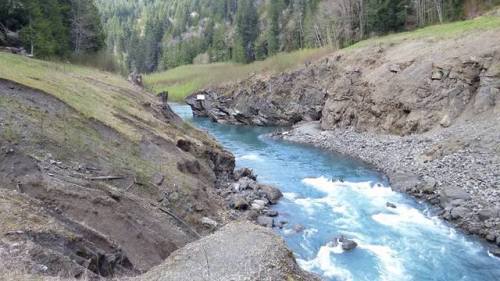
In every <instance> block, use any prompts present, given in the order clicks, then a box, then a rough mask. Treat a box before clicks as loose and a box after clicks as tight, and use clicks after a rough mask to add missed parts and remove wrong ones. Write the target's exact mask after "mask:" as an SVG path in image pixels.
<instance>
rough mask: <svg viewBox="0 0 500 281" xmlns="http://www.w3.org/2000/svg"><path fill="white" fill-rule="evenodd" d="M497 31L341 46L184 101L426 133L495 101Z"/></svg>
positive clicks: (218, 111)
mask: <svg viewBox="0 0 500 281" xmlns="http://www.w3.org/2000/svg"><path fill="white" fill-rule="evenodd" d="M498 37H499V36H498V31H489V32H483V33H480V34H469V35H467V36H464V38H461V39H457V38H453V39H448V40H446V39H443V40H438V41H434V42H429V41H426V40H410V41H409V42H404V43H400V44H392V45H383V44H382V45H378V46H370V47H365V48H357V49H352V50H347V51H339V52H337V53H335V54H334V55H331V56H329V57H326V58H324V59H322V60H319V61H317V62H316V63H313V64H310V65H308V66H306V67H304V68H301V69H297V70H294V71H290V72H287V73H283V74H279V75H274V76H271V77H258V76H253V77H250V78H248V79H247V80H244V81H241V82H239V83H235V84H231V85H226V86H222V87H217V88H211V89H207V90H202V91H200V92H197V93H194V94H193V95H191V96H189V97H188V98H187V99H186V101H187V103H188V104H190V105H191V107H192V108H193V112H194V114H195V115H198V116H208V117H209V118H211V119H212V120H214V121H217V122H223V123H233V124H253V125H279V126H284V125H293V124H296V123H298V122H300V121H314V120H321V127H322V128H323V129H325V130H330V129H334V128H343V129H347V128H354V129H356V130H360V131H372V132H379V133H390V134H397V135H407V134H412V133H423V132H426V131H429V130H431V129H434V128H439V127H449V126H450V125H452V124H453V123H454V122H456V121H457V119H459V118H467V117H468V116H473V115H475V114H478V113H481V112H485V111H489V110H492V109H493V108H495V106H496V105H497V104H498V99H499V98H498V96H499V90H498V88H499V86H498V83H499V82H498V81H499V77H500V75H499V71H500V70H499V68H498V63H499V60H500V47H499V45H500V39H498ZM477 42H481V43H480V44H477ZM457 46H459V47H457ZM497 111H498V109H497Z"/></svg>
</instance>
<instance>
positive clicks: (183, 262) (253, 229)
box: [136, 222, 319, 281]
mask: <svg viewBox="0 0 500 281" xmlns="http://www.w3.org/2000/svg"><path fill="white" fill-rule="evenodd" d="M136 280H138V281H139V280H141V281H152V280H155V281H174V280H175V281H209V280H214V281H215V280H217V281H226V280H227V281H229V280H255V281H257V280H270V281H273V280H276V281H281V280H297V281H298V280H319V278H317V277H315V276H314V275H312V274H310V273H306V272H304V271H303V270H301V269H300V267H299V266H298V265H297V263H296V261H295V259H294V258H293V254H292V253H291V252H290V250H288V249H287V247H286V246H285V243H284V241H283V239H281V238H280V237H279V236H278V235H277V234H275V233H274V232H273V231H272V230H271V229H266V228H263V227H259V226H256V225H254V224H252V223H249V222H235V223H231V224H229V225H226V226H225V227H223V228H222V229H221V230H219V231H217V232H216V233H214V234H212V235H210V236H207V237H204V238H202V239H200V240H198V241H196V242H193V243H191V244H188V245H186V246H185V247H183V248H181V249H179V250H177V251H175V252H174V253H173V254H172V255H170V256H169V257H168V258H167V259H166V260H165V262H164V263H163V264H161V265H159V266H157V267H155V268H153V269H152V270H150V271H149V272H147V273H146V274H144V275H141V276H138V277H137V279H136Z"/></svg>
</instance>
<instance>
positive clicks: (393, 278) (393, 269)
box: [358, 242, 410, 281]
mask: <svg viewBox="0 0 500 281" xmlns="http://www.w3.org/2000/svg"><path fill="white" fill-rule="evenodd" d="M358 248H360V249H365V250H367V251H370V252H371V253H372V254H373V255H375V256H376V257H377V259H378V260H379V262H380V269H379V273H380V280H381V281H404V280H410V278H409V277H408V276H407V275H406V273H405V269H404V266H403V264H402V263H401V260H400V259H399V258H398V257H397V255H396V253H395V252H394V251H393V250H392V249H391V248H389V247H387V246H382V245H372V244H364V243H360V242H358Z"/></svg>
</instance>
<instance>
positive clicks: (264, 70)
mask: <svg viewBox="0 0 500 281" xmlns="http://www.w3.org/2000/svg"><path fill="white" fill-rule="evenodd" d="M495 28H500V17H498V16H483V17H479V18H476V19H473V20H467V21H460V22H453V23H446V24H440V25H433V26H428V27H424V28H420V29H417V30H414V31H410V32H402V33H395V34H390V35H386V36H382V37H375V38H371V39H367V40H364V41H360V42H358V43H356V44H354V45H351V46H350V47H347V48H346V50H350V49H356V48H363V47H369V46H373V45H378V44H390V43H394V44H396V43H398V42H402V41H404V40H413V39H421V38H436V39H440V38H450V37H456V36H460V35H462V34H464V33H467V32H472V31H477V30H490V29H495ZM331 52H333V51H332V49H328V48H325V49H305V50H300V51H295V52H291V53H282V54H278V55H276V56H273V57H270V58H268V59H266V60H264V61H257V62H254V63H251V64H246V65H244V64H235V63H214V64H206V65H185V66H180V67H177V68H174V69H171V70H168V71H164V72H158V73H153V74H151V75H147V76H146V77H145V78H144V80H145V84H146V87H147V88H148V89H149V90H150V91H152V92H155V93H159V92H161V91H168V92H169V94H170V97H171V99H172V100H175V101H181V100H183V99H184V98H185V97H186V96H187V95H189V94H191V93H193V92H194V91H196V90H200V89H203V88H207V87H211V86H216V85H220V84H223V83H228V82H234V81H236V80H240V79H244V78H246V77H248V76H249V75H251V74H252V73H257V74H263V75H266V74H275V73H279V72H283V71H286V70H290V69H293V68H296V67H298V66H301V65H303V64H304V63H305V62H306V61H312V60H314V59H317V58H319V57H322V56H324V55H326V54H328V53H331Z"/></svg>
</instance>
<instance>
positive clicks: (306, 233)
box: [303, 228, 318, 240]
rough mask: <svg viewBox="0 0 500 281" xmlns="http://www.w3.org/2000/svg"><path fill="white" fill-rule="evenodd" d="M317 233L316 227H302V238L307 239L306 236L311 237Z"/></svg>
mask: <svg viewBox="0 0 500 281" xmlns="http://www.w3.org/2000/svg"><path fill="white" fill-rule="evenodd" d="M316 233H318V230H317V229H316V228H306V229H304V235H303V236H304V240H308V238H311V237H312V236H313V235H314V234H316Z"/></svg>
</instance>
